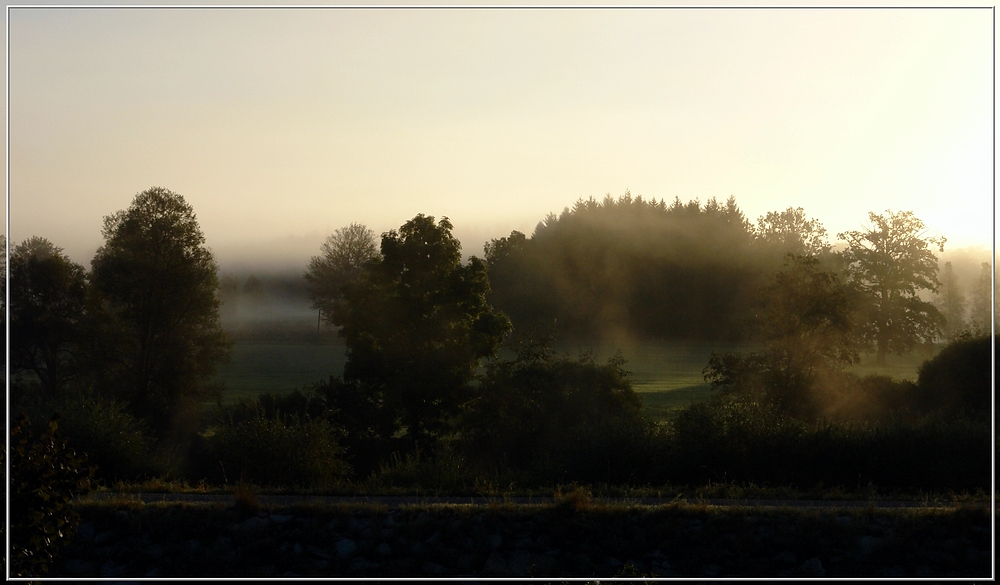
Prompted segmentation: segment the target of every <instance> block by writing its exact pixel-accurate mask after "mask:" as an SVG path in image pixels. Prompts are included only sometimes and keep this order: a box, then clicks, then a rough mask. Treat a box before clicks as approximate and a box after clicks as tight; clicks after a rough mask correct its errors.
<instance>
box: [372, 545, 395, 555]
mask: <svg viewBox="0 0 1000 585" xmlns="http://www.w3.org/2000/svg"><path fill="white" fill-rule="evenodd" d="M375 552H377V553H378V554H379V555H381V556H383V557H387V556H389V555H391V554H392V547H391V546H389V543H386V542H383V543H382V544H380V545H378V546H377V547H375Z"/></svg>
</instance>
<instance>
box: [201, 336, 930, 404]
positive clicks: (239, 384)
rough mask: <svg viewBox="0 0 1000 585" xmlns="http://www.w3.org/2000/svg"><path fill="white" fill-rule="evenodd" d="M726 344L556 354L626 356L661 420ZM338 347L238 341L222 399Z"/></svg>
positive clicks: (268, 385) (304, 371) (305, 368)
mask: <svg viewBox="0 0 1000 585" xmlns="http://www.w3.org/2000/svg"><path fill="white" fill-rule="evenodd" d="M741 349H747V348H741V347H737V346H732V345H715V346H712V345H699V344H682V343H668V342H643V343H620V344H613V343H604V344H598V345H594V344H582V343H564V344H561V345H559V346H557V347H556V351H557V353H558V354H560V355H567V356H569V357H573V358H575V357H577V356H579V355H580V354H581V352H592V353H594V354H596V355H597V358H598V360H599V361H601V362H604V361H605V360H606V359H607V358H608V357H610V356H612V355H614V353H615V352H616V351H617V350H621V352H622V355H623V356H624V357H625V359H626V360H628V361H627V362H626V364H625V366H624V367H625V369H626V370H628V371H630V372H631V376H630V379H631V380H632V387H633V389H635V391H636V392H637V393H639V396H640V397H642V400H643V405H644V407H645V411H646V413H647V415H648V416H650V417H652V418H657V419H662V418H665V417H669V416H671V415H672V413H674V412H676V411H677V410H678V409H680V408H683V407H685V406H687V405H688V404H691V403H692V402H698V401H701V400H705V399H707V398H708V397H709V396H710V395H711V390H710V388H709V386H708V384H706V383H705V381H704V378H703V375H702V370H703V369H704V367H705V365H706V364H707V363H708V359H709V357H710V356H711V355H712V352H713V351H718V352H726V351H739V350H741ZM928 357H930V356H929V355H927V354H916V353H913V354H909V355H905V356H894V355H890V356H888V358H887V363H886V365H885V366H884V367H875V365H874V364H873V361H874V359H875V356H874V355H869V356H864V355H863V356H862V363H861V364H859V365H856V366H852V367H851V368H850V370H851V371H853V372H854V373H856V374H858V375H862V376H864V375H869V374H885V375H890V376H893V377H895V378H906V379H911V380H916V377H917V370H918V368H919V367H920V364H921V363H923V361H924V360H925V359H927V358H928ZM345 361H346V357H345V355H344V346H343V344H342V343H341V342H339V340H333V341H331V339H330V338H329V337H328V338H326V339H325V340H323V341H320V342H308V341H305V340H300V341H295V340H292V341H279V340H276V339H274V338H265V339H261V340H253V339H238V340H237V342H236V344H235V345H234V347H233V354H232V361H231V362H230V363H229V364H225V365H223V366H222V367H220V368H219V374H220V377H221V378H222V380H223V381H224V382H225V383H226V385H227V388H228V390H227V393H226V395H225V400H224V402H225V403H227V404H231V403H234V402H236V401H237V400H239V399H240V398H253V397H255V396H258V395H260V394H263V393H265V392H271V393H285V392H291V391H293V390H297V389H302V388H304V387H306V386H308V385H310V384H312V383H314V382H317V381H319V380H323V379H326V378H328V377H329V376H339V375H340V374H341V373H342V372H343V369H344V362H345Z"/></svg>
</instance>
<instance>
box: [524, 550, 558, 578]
mask: <svg viewBox="0 0 1000 585" xmlns="http://www.w3.org/2000/svg"><path fill="white" fill-rule="evenodd" d="M558 569H559V561H558V559H556V558H555V557H554V556H552V555H533V556H532V557H531V566H529V567H528V574H529V575H530V576H532V577H548V576H551V575H554V574H555V573H556V572H557V571H558Z"/></svg>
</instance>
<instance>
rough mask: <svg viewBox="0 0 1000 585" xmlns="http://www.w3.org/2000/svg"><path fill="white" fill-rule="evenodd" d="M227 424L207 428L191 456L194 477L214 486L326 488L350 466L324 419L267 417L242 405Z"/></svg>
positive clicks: (335, 433)
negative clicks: (237, 484)
mask: <svg viewBox="0 0 1000 585" xmlns="http://www.w3.org/2000/svg"><path fill="white" fill-rule="evenodd" d="M233 410H234V412H237V413H239V416H227V417H225V419H224V420H223V423H222V424H220V425H218V426H216V427H214V428H211V429H209V431H208V432H206V433H205V435H204V436H203V437H202V440H201V441H200V444H199V445H198V446H196V448H195V449H194V452H193V453H192V459H193V465H192V473H193V474H195V475H198V476H200V477H199V478H205V479H208V480H210V481H214V482H220V481H221V482H223V483H234V482H236V481H243V482H252V483H256V484H261V485H269V486H302V487H310V486H325V485H330V484H332V483H333V482H335V481H337V480H339V479H341V478H342V477H343V476H344V475H345V474H346V473H347V472H348V471H349V467H348V466H347V464H346V463H344V461H343V459H342V454H343V450H342V449H341V448H340V447H339V446H338V445H337V432H336V429H334V428H333V427H332V426H331V425H330V424H329V423H327V422H325V421H323V420H315V419H302V418H299V417H290V418H286V417H284V416H280V415H278V416H274V417H269V416H267V414H266V412H265V411H264V410H263V409H260V408H258V410H257V411H256V415H255V416H247V412H248V411H249V410H250V406H249V405H247V404H246V403H244V404H241V405H238V406H237V407H236V408H235V409H233Z"/></svg>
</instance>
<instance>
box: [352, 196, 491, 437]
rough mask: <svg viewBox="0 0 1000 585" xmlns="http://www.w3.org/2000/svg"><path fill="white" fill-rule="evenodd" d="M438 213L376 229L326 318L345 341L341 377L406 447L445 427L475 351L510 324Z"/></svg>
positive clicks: (487, 347)
mask: <svg viewBox="0 0 1000 585" xmlns="http://www.w3.org/2000/svg"><path fill="white" fill-rule="evenodd" d="M451 229H452V226H451V223H450V222H449V221H448V219H447V218H443V219H441V220H440V221H439V222H437V223H435V222H434V218H433V217H427V216H424V215H417V216H416V217H414V218H413V219H411V220H410V221H408V222H406V223H405V224H403V226H402V227H400V229H399V231H396V230H391V231H389V232H388V233H386V234H384V235H383V236H382V247H381V255H380V257H379V258H378V259H377V261H373V262H371V263H369V264H368V265H367V266H366V269H365V270H364V271H362V272H361V274H360V275H359V276H358V278H357V280H355V281H354V282H352V283H349V284H348V285H346V286H345V287H344V288H343V291H344V302H343V303H342V304H340V305H338V306H336V307H335V309H334V315H333V322H334V323H335V324H337V325H339V326H340V327H341V336H342V337H343V338H344V340H345V342H346V344H347V363H346V365H345V366H344V375H343V379H344V382H345V383H346V384H348V385H352V384H356V385H358V386H360V388H361V389H362V391H363V392H364V393H365V394H370V395H372V396H373V397H374V399H375V400H378V401H379V402H380V404H381V405H382V406H384V407H385V408H387V409H389V410H390V412H391V414H392V418H393V419H394V420H398V424H399V425H400V429H401V430H403V431H404V432H405V436H406V437H407V439H408V440H409V441H410V442H411V444H412V445H413V446H415V447H420V448H425V449H427V448H431V447H432V446H433V444H434V443H435V442H436V440H437V438H438V437H440V436H441V435H443V434H446V433H447V432H449V430H450V429H451V427H452V426H453V420H454V417H455V416H456V415H457V414H458V411H459V409H460V407H461V406H462V404H463V403H464V402H466V401H467V400H468V399H469V398H470V397H471V383H472V381H473V378H474V376H475V372H476V368H477V367H478V366H479V361H480V360H481V359H482V358H485V357H488V356H490V355H493V354H494V353H495V352H496V350H497V347H498V346H499V345H500V342H501V341H502V340H503V337H504V336H505V335H506V334H507V332H508V331H509V330H510V324H509V322H508V320H507V318H506V317H505V316H504V315H503V314H501V313H498V312H496V311H494V310H493V308H492V307H491V306H490V304H489V303H488V302H487V301H486V295H487V294H488V293H489V290H490V288H489V280H488V278H487V275H486V268H485V266H484V265H483V263H482V262H481V261H480V260H479V259H478V258H476V257H472V258H471V259H470V260H469V262H468V263H467V264H465V265H463V264H462V262H461V246H460V244H459V242H458V240H457V239H455V237H454V236H453V235H452V234H451Z"/></svg>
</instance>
